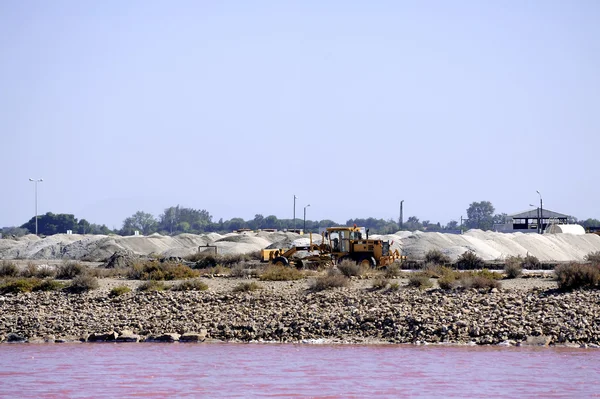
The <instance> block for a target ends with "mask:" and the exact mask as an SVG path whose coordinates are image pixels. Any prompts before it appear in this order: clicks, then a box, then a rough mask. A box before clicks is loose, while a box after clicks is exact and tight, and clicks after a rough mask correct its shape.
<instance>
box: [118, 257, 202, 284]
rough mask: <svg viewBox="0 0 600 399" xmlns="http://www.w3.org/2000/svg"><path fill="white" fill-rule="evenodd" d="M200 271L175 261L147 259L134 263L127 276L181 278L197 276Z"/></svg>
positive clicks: (136, 277) (165, 278)
mask: <svg viewBox="0 0 600 399" xmlns="http://www.w3.org/2000/svg"><path fill="white" fill-rule="evenodd" d="M199 274H200V273H199V272H198V271H197V270H192V269H191V268H190V267H188V266H185V265H183V264H181V263H176V262H164V263H161V262H158V261H154V260H151V261H147V262H144V263H141V264H140V263H135V264H134V265H133V267H132V268H131V269H130V273H129V278H132V279H136V280H183V279H186V278H194V277H198V275H199Z"/></svg>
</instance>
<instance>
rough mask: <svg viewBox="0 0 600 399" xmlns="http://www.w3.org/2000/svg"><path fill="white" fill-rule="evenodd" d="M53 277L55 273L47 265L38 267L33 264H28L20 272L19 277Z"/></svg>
mask: <svg viewBox="0 0 600 399" xmlns="http://www.w3.org/2000/svg"><path fill="white" fill-rule="evenodd" d="M55 275H56V271H55V270H54V269H53V268H52V267H50V266H48V265H41V266H38V265H36V264H35V263H33V262H29V263H28V264H27V267H25V269H23V270H22V271H21V276H23V277H38V278H47V277H54V276H55Z"/></svg>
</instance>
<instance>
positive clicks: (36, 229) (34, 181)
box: [29, 179, 44, 236]
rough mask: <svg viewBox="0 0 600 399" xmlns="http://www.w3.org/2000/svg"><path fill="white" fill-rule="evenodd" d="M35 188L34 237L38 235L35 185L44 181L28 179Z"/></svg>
mask: <svg viewBox="0 0 600 399" xmlns="http://www.w3.org/2000/svg"><path fill="white" fill-rule="evenodd" d="M29 181H32V182H33V184H34V186H35V235H36V236H37V235H38V206H37V203H38V199H37V184H38V183H41V182H43V181H44V179H29Z"/></svg>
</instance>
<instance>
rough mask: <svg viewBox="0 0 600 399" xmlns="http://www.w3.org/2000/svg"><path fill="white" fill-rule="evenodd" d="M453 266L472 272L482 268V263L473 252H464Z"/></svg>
mask: <svg viewBox="0 0 600 399" xmlns="http://www.w3.org/2000/svg"><path fill="white" fill-rule="evenodd" d="M455 265H456V267H457V268H458V269H467V270H472V269H481V268H483V265H484V262H483V259H481V258H480V257H479V256H477V255H476V254H475V252H473V251H466V252H465V253H463V254H462V255H460V256H459V257H458V259H457V261H456V263H455Z"/></svg>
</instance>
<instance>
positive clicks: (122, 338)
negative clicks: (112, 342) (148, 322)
mask: <svg viewBox="0 0 600 399" xmlns="http://www.w3.org/2000/svg"><path fill="white" fill-rule="evenodd" d="M139 340H140V336H139V335H137V334H134V333H133V331H130V330H123V331H121V334H119V336H118V337H117V342H139Z"/></svg>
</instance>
